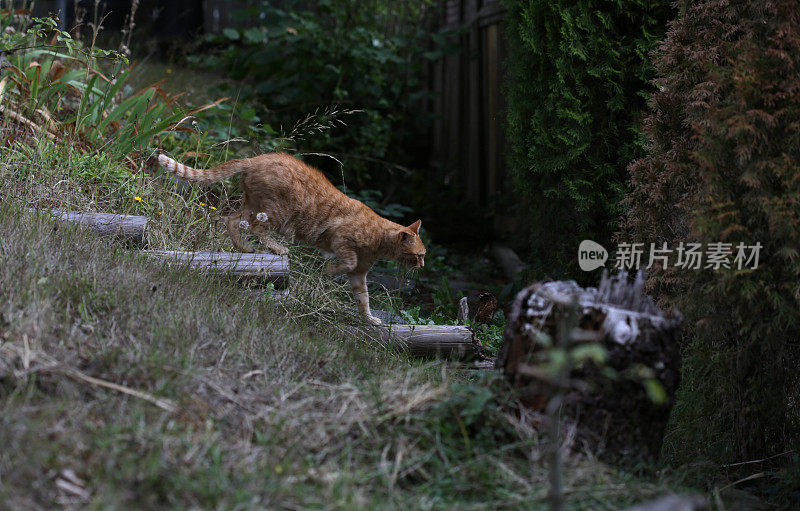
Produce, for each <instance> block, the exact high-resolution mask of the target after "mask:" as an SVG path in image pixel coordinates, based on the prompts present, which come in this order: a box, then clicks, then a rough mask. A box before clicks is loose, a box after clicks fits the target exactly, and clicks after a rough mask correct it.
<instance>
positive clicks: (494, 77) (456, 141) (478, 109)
mask: <svg viewBox="0 0 800 511" xmlns="http://www.w3.org/2000/svg"><path fill="white" fill-rule="evenodd" d="M504 14H505V10H504V8H503V7H502V6H501V4H500V1H499V0H447V1H445V2H443V3H442V5H441V7H440V12H439V19H440V26H441V27H442V28H445V29H452V30H457V29H461V31H460V33H461V35H460V36H459V37H460V41H459V42H460V46H461V51H460V52H459V53H458V54H457V55H450V56H445V57H443V58H442V59H440V60H439V61H438V62H436V63H435V64H434V69H433V72H432V80H433V89H434V90H435V91H436V92H437V93H438V94H437V99H436V100H435V103H434V110H435V112H436V113H437V114H438V115H437V121H436V125H435V127H434V134H433V146H434V155H433V158H434V163H435V164H436V166H437V167H439V169H440V171H441V173H442V175H441V177H442V179H443V182H444V184H446V185H447V184H458V185H460V186H462V187H463V188H464V190H465V193H466V198H467V199H468V200H469V201H470V202H472V203H473V204H475V205H476V206H480V207H481V208H486V212H487V214H490V213H495V212H496V211H495V207H494V206H495V202H494V200H493V199H495V198H497V197H498V196H499V195H500V194H501V193H502V191H503V184H504V181H505V177H506V172H505V160H504V147H505V136H504V130H503V124H504V120H503V111H504V108H505V101H504V98H503V94H502V76H503V73H502V62H503V59H504V57H505V55H506V47H505V44H504V40H503V34H502V32H503V17H504Z"/></svg>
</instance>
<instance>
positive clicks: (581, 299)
mask: <svg viewBox="0 0 800 511" xmlns="http://www.w3.org/2000/svg"><path fill="white" fill-rule="evenodd" d="M643 288H644V276H643V275H642V274H639V275H638V276H637V278H636V279H635V281H633V282H631V281H630V280H629V279H628V278H627V275H626V274H625V273H622V274H620V275H618V276H616V277H611V278H609V277H608V276H607V275H606V274H604V275H603V277H602V280H601V283H600V287H599V289H595V288H586V289H583V288H580V287H579V286H578V285H577V284H576V283H575V282H574V281H568V282H541V283H536V284H534V285H532V286H530V287H528V288H526V289H523V290H522V291H521V292H520V293H519V294H517V296H516V298H515V300H514V303H513V305H512V308H511V313H510V315H509V321H508V324H507V326H506V330H505V332H504V335H503V343H502V345H501V348H500V352H499V354H498V357H497V360H496V362H495V367H496V368H497V369H501V370H502V371H503V373H504V375H505V377H506V379H507V380H508V381H509V382H510V383H511V385H512V386H513V387H514V388H515V389H518V390H519V392H520V399H521V402H522V404H523V405H525V406H527V407H528V408H531V409H534V410H536V411H538V412H540V413H544V412H545V410H546V409H547V405H548V403H549V402H550V401H551V400H552V399H553V398H554V396H558V397H559V398H560V399H563V401H562V403H563V404H562V408H561V411H562V414H563V415H562V416H564V417H566V418H568V419H570V420H572V421H574V422H575V423H577V425H578V432H579V436H580V437H581V438H582V440H583V441H584V443H585V444H586V445H588V446H589V447H590V448H592V449H593V450H595V451H598V452H599V453H600V454H602V455H606V456H607V457H610V458H616V457H619V456H626V457H629V456H630V455H632V454H634V453H637V454H642V455H644V456H645V457H657V455H658V452H659V450H660V447H661V441H662V438H663V434H664V428H665V426H666V423H667V419H668V418H669V413H670V410H671V409H672V404H673V401H674V394H675V391H676V389H677V387H678V383H679V378H680V354H679V347H678V332H679V328H680V323H681V316H680V314H679V313H677V312H673V313H665V312H664V311H662V310H660V309H659V308H658V307H656V306H655V304H654V303H653V301H652V300H651V299H650V298H649V297H647V296H644V295H643V294H642V291H643ZM570 321H571V322H572V323H571V324H572V325H574V328H571V329H570V327H568V326H567V325H568V324H569V322H570ZM543 334H544V335H546V336H547V337H549V338H550V339H551V340H552V343H553V344H554V345H555V346H557V347H558V348H560V349H561V350H564V351H567V352H569V350H571V349H574V348H575V347H577V346H579V345H582V344H588V343H597V344H599V345H600V346H602V348H603V349H604V351H605V353H606V360H605V363H604V364H602V366H601V364H597V363H595V362H593V361H591V360H584V361H582V362H579V363H576V364H575V365H573V366H571V367H569V368H568V374H564V375H562V376H563V377H561V378H558V379H557V378H554V377H552V375H549V374H548V372H547V370H546V368H545V367H543V366H540V365H537V363H536V361H537V360H541V359H543V358H544V359H546V358H547V357H548V352H547V351H546V350H548V349H550V348H548V347H547V346H546V344H547V343H543V342H540V341H541V340H542V335H543ZM609 369H611V370H612V371H613V373H614V374H615V375H616V376H613V377H612V376H609V374H608V370H609ZM654 389H655V390H654ZM657 401H660V402H657Z"/></svg>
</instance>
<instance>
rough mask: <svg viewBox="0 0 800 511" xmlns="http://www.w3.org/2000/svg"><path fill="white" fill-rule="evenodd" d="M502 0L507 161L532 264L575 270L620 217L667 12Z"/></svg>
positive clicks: (584, 2)
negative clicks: (586, 242) (652, 56)
mask: <svg viewBox="0 0 800 511" xmlns="http://www.w3.org/2000/svg"><path fill="white" fill-rule="evenodd" d="M506 3H507V5H508V8H509V14H508V17H507V20H508V35H509V45H510V56H509V59H508V62H509V67H508V76H507V79H506V90H507V94H508V137H509V143H510V147H511V154H510V158H509V164H510V168H511V172H512V174H513V177H514V182H515V185H516V187H517V189H518V191H519V192H520V193H521V195H522V196H523V197H524V198H525V200H526V204H527V208H528V213H527V216H528V218H529V219H530V223H531V225H532V231H531V249H532V259H533V263H534V264H535V266H539V267H543V268H544V270H545V272H547V273H549V274H551V275H554V274H559V273H561V272H564V271H566V272H572V273H574V272H575V271H576V270H577V264H576V263H577V260H576V258H575V252H576V250H577V247H578V244H579V242H580V240H582V239H586V238H589V239H594V240H596V241H598V242H600V243H601V244H604V243H606V242H607V241H608V240H609V239H610V236H611V234H612V233H613V232H614V226H615V225H616V221H617V218H618V217H619V216H620V213H621V209H620V207H619V202H620V200H621V199H622V197H623V194H624V191H625V186H624V183H625V181H626V179H627V175H626V173H625V168H626V166H627V164H628V162H629V161H630V160H631V159H633V158H634V157H635V156H637V155H638V154H640V152H641V147H640V144H639V142H638V140H637V131H636V130H637V128H636V127H637V124H638V117H639V115H638V112H639V111H640V110H641V109H642V108H643V107H644V99H643V98H644V97H646V96H647V94H648V93H649V92H650V91H651V90H652V87H651V85H649V80H650V79H651V77H652V71H651V65H650V63H649V61H648V58H647V53H648V52H649V51H650V49H652V48H653V47H654V46H655V44H656V43H657V41H658V40H659V38H660V36H661V34H662V33H663V32H664V27H665V24H666V21H667V20H668V19H669V18H670V15H671V13H672V11H671V10H670V8H669V3H668V2H667V1H665V0H621V1H616V2H607V1H604V0H579V1H563V0H558V1H551V0H527V1H524V2H512V1H508V2H506ZM554 225H556V226H558V227H557V228H555V229H554V228H553V226H554Z"/></svg>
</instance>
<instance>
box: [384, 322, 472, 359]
mask: <svg viewBox="0 0 800 511" xmlns="http://www.w3.org/2000/svg"><path fill="white" fill-rule="evenodd" d="M378 331H379V332H380V333H381V337H382V338H383V340H384V341H389V342H391V343H397V344H398V345H399V346H401V347H402V348H404V349H408V350H409V351H411V353H412V354H413V355H417V356H444V357H447V358H454V359H459V360H473V359H480V358H484V355H483V347H482V346H481V344H480V343H479V342H478V340H477V339H476V338H475V335H474V334H473V333H472V330H470V329H469V328H468V327H466V326H463V325H391V326H380V327H378Z"/></svg>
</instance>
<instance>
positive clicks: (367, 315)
mask: <svg viewBox="0 0 800 511" xmlns="http://www.w3.org/2000/svg"><path fill="white" fill-rule="evenodd" d="M347 277H348V278H349V279H350V289H352V291H353V297H354V298H355V299H356V304H357V305H358V312H360V313H361V317H363V318H364V320H365V321H366V322H367V323H370V324H372V325H380V324H381V320H380V319H378V318H376V317H375V316H373V315H372V311H370V310H369V293H368V292H367V273H366V272H362V271H353V272H350V273H348V274H347Z"/></svg>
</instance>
